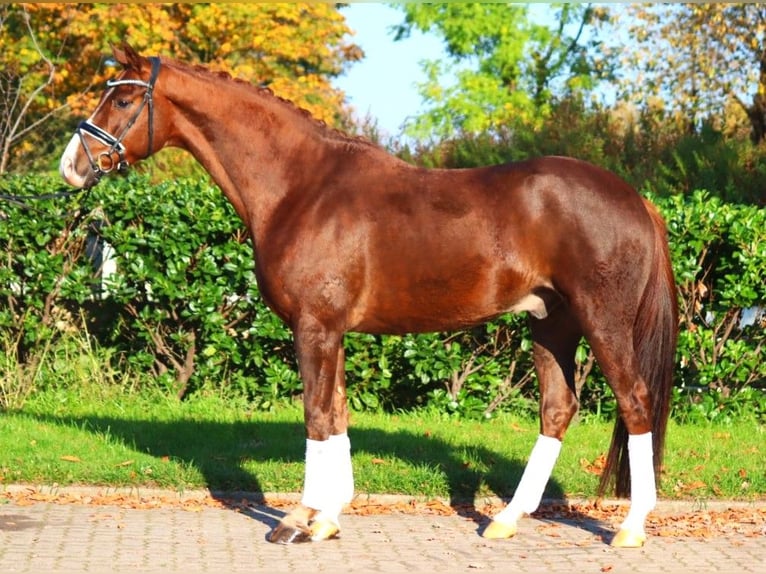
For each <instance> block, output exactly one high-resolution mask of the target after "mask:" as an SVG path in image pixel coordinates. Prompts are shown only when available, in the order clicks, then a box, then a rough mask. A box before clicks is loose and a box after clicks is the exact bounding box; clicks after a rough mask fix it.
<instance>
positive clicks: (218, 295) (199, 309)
mask: <svg viewBox="0 0 766 574" xmlns="http://www.w3.org/2000/svg"><path fill="white" fill-rule="evenodd" d="M59 188H60V183H59V182H58V181H57V180H56V179H46V178H41V177H34V178H33V177H21V178H11V179H4V180H0V194H5V195H9V194H19V195H41V194H45V193H49V192H51V191H55V190H58V189H59ZM657 203H658V204H659V207H660V209H661V210H662V212H663V213H664V215H665V217H666V218H667V221H668V226H669V230H670V237H671V243H672V251H673V258H674V265H675V271H676V277H677V279H678V282H679V286H680V294H679V297H680V299H679V300H680V302H681V310H682V313H681V337H680V345H679V353H678V377H677V380H678V385H677V392H676V396H675V403H674V406H675V409H676V416H678V417H685V418H704V419H707V420H710V419H716V418H718V419H720V418H725V417H730V416H736V415H738V414H742V413H745V412H747V413H750V414H752V413H755V414H756V415H757V416H764V404H766V400H764V399H763V388H764V384H765V382H766V361H764V360H763V359H764V338H765V337H764V329H763V327H764V324H763V323H764V316H763V315H762V314H755V315H753V313H754V311H752V310H754V309H758V308H760V309H763V308H766V286H765V285H764V279H763V278H764V277H766V215H765V214H764V210H763V209H758V208H756V207H751V206H743V205H732V204H725V203H722V202H721V201H719V200H717V199H716V198H715V197H712V196H711V195H710V194H709V193H705V192H701V191H699V192H695V193H693V194H691V195H688V196H674V197H671V198H668V199H662V200H657ZM104 242H105V243H104ZM105 244H107V245H109V246H111V247H112V248H113V250H114V256H113V258H109V257H106V267H103V265H102V264H103V260H104V257H105V255H108V253H104V252H103V247H104V245H105ZM0 254H1V256H2V258H1V259H0V343H2V346H0V354H2V357H0V358H3V359H4V360H5V361H6V363H7V364H14V365H18V366H21V367H35V366H36V365H37V364H39V362H40V361H41V360H43V359H44V357H45V353H46V351H47V350H48V349H50V348H51V347H52V346H55V345H56V344H57V342H58V341H60V340H62V339H64V338H65V335H66V334H67V333H68V332H72V331H79V332H82V331H83V329H87V332H88V333H89V337H91V338H92V340H93V341H95V343H96V344H97V346H98V347H99V348H101V349H106V350H108V353H107V355H106V356H108V357H110V360H113V361H120V368H124V369H125V370H126V372H131V373H146V374H148V375H149V376H148V377H146V379H147V380H151V381H159V383H160V384H162V385H164V386H166V387H167V389H168V392H172V393H175V394H177V395H178V396H184V395H186V394H188V393H192V392H199V391H204V390H209V389H215V390H216V391H222V392H233V393H236V394H241V395H245V396H247V397H248V398H249V399H250V400H252V402H253V404H254V405H256V406H258V407H260V408H269V407H271V406H272V405H274V404H276V403H278V402H279V401H281V400H285V399H287V398H291V397H295V396H297V395H299V394H300V392H301V383H300V380H299V378H298V375H297V370H296V364H295V357H294V354H293V348H292V340H291V336H290V333H289V331H288V330H287V329H286V327H285V326H284V325H283V324H282V323H281V322H280V321H279V320H278V319H277V318H276V317H275V316H274V315H273V314H272V313H271V312H270V311H269V310H268V309H267V308H266V307H265V306H264V305H263V303H262V302H261V301H260V298H259V296H258V290H257V286H256V284H255V276H254V273H253V263H252V261H253V260H252V251H251V245H250V243H249V241H248V239H247V236H246V234H245V232H244V230H243V226H242V224H241V223H240V221H239V220H238V219H237V217H236V215H235V213H234V211H233V209H232V208H231V207H230V206H229V205H228V203H227V202H226V201H225V200H224V198H223V196H222V195H221V194H220V192H219V191H218V190H217V188H215V187H214V186H212V185H210V184H209V183H207V182H204V181H199V180H192V179H188V180H181V181H166V182H163V183H160V184H152V183H151V182H150V181H149V180H148V179H147V178H145V177H142V176H138V175H135V174H134V175H131V176H130V177H128V178H119V179H110V180H107V181H105V182H103V183H101V184H100V185H99V186H98V187H97V188H95V189H94V190H92V191H91V192H89V193H88V194H83V195H82V196H80V197H76V198H74V199H39V200H27V201H25V202H24V204H20V203H18V202H10V201H2V200H0ZM115 265H116V272H113V273H111V274H110V275H108V277H103V274H102V273H101V271H102V269H109V267H110V266H115ZM747 310H750V311H747ZM748 313H749V314H748ZM743 314H744V315H745V318H746V319H752V320H753V322H752V323H749V324H747V325H744V326H743V323H742V318H743ZM530 348H531V342H530V340H529V334H528V331H527V327H526V322H525V320H524V318H523V317H511V316H509V317H503V318H501V319H499V320H497V321H495V322H492V323H489V324H487V325H485V326H482V327H479V328H476V329H473V330H468V331H463V332H459V333H450V334H431V335H410V336H403V337H394V336H384V337H378V336H370V335H360V334H350V335H348V336H347V338H346V349H347V379H348V386H349V397H350V401H351V404H352V407H353V408H355V409H379V408H385V409H397V408H405V409H406V408H413V407H429V408H435V409H439V410H440V411H442V412H445V413H450V414H457V415H463V416H491V414H492V413H493V412H495V411H496V410H498V409H499V410H509V409H510V410H514V411H517V412H518V411H519V410H523V411H525V412H530V413H534V412H535V411H536V409H537V401H536V398H537V395H536V393H537V389H536V384H535V380H534V374H533V369H532V361H531V355H530V352H529V351H530ZM578 362H579V369H578V378H579V381H578V385H581V384H582V383H583V382H584V380H585V379H586V377H587V378H588V379H589V382H588V383H587V384H586V385H584V386H583V388H582V399H583V410H584V411H585V413H586V414H587V413H596V414H599V413H603V410H604V409H607V408H608V409H613V408H614V403H613V401H611V400H603V399H604V398H607V397H608V391H606V390H605V389H606V387H605V385H604V384H603V381H602V380H601V377H600V375H599V373H598V369H597V368H596V367H594V366H593V362H592V357H591V356H590V353H589V351H588V348H587V346H585V345H583V346H582V347H581V348H580V349H579V351H578ZM32 370H34V369H32ZM35 384H37V385H40V384H46V383H45V381H39V380H38V381H36V382H35ZM130 384H135V380H133V379H132V378H131V382H130Z"/></svg>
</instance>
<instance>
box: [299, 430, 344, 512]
mask: <svg viewBox="0 0 766 574" xmlns="http://www.w3.org/2000/svg"><path fill="white" fill-rule="evenodd" d="M353 496H354V474H353V469H352V467H351V441H350V440H349V438H348V434H346V433H343V434H339V435H332V436H331V437H330V438H329V439H328V440H324V441H318V440H311V439H306V473H305V480H304V486H303V498H302V500H301V502H302V504H303V505H304V506H307V507H309V508H313V509H315V510H319V511H320V514H321V516H322V517H323V518H326V519H329V520H332V521H333V522H335V523H337V522H338V517H339V516H340V513H341V510H342V509H343V505H344V504H347V503H348V502H351V499H352V498H353Z"/></svg>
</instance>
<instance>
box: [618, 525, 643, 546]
mask: <svg viewBox="0 0 766 574" xmlns="http://www.w3.org/2000/svg"><path fill="white" fill-rule="evenodd" d="M645 542H646V534H644V533H643V532H641V531H637V530H628V529H625V528H623V529H621V530H620V531H619V532H618V533H617V534H616V535H615V537H614V538H612V546H614V547H615V548H641V547H642V546H643V545H644V543H645Z"/></svg>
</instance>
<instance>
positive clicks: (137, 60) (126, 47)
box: [112, 42, 144, 72]
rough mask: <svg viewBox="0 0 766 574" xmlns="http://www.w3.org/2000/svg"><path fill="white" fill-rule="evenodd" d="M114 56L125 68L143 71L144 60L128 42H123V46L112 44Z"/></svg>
mask: <svg viewBox="0 0 766 574" xmlns="http://www.w3.org/2000/svg"><path fill="white" fill-rule="evenodd" d="M112 55H113V56H114V59H115V60H117V62H118V63H119V64H120V65H121V66H122V67H123V68H125V69H132V70H135V71H137V72H140V71H141V66H142V64H143V61H144V60H143V58H142V57H141V56H140V55H139V53H138V52H136V51H135V50H134V49H133V48H132V47H131V45H130V44H128V43H127V42H123V43H122V46H115V45H114V44H112Z"/></svg>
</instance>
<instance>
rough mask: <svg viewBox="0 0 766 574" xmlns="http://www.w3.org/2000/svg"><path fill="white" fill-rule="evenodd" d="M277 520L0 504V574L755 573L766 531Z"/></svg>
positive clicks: (254, 515) (213, 511)
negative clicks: (631, 532)
mask: <svg viewBox="0 0 766 574" xmlns="http://www.w3.org/2000/svg"><path fill="white" fill-rule="evenodd" d="M281 515H282V511H280V510H276V509H274V508H271V507H268V506H264V505H256V504H251V505H247V506H244V507H242V508H239V509H233V508H215V507H210V506H204V505H200V506H193V507H191V508H189V507H187V508H182V507H158V508H154V509H134V508H126V507H120V506H113V505H89V504H54V503H49V502H41V503H36V504H22V503H19V502H17V501H14V500H9V501H7V502H5V503H4V504H0V572H2V573H9V574H10V573H17V572H18V573H21V572H25V573H34V574H43V573H45V574H58V573H64V572H66V573H68V574H75V573H86V572H87V573H91V572H92V573H96V572H97V573H108V574H112V573H122V572H136V573H173V572H184V573H194V572H215V573H216V574H226V573H232V574H233V573H237V572H248V573H252V572H312V571H318V572H340V573H343V572H392V573H393V572H408V573H409V572H431V573H436V572H483V571H487V572H491V571H500V570H502V571H503V572H508V571H515V572H568V573H572V572H575V573H586V572H695V573H701V572H712V571H717V572H759V573H760V572H763V571H764V564H766V533H761V535H757V536H750V537H744V536H740V535H738V534H732V533H728V534H726V535H720V536H715V537H712V538H706V539H701V538H670V537H659V536H655V537H651V538H650V540H649V542H648V543H647V545H646V546H645V547H644V548H642V549H639V550H616V549H613V548H611V547H610V546H608V540H609V537H610V536H611V533H612V527H613V525H611V524H603V523H600V522H598V521H596V520H584V521H583V520H578V521H576V522H574V521H571V520H561V519H552V520H550V519H546V520H543V519H537V518H525V519H524V520H523V521H522V522H521V524H520V532H519V534H518V536H517V537H516V538H514V539H512V540H503V541H488V540H484V539H482V538H481V537H479V535H478V533H477V529H478V525H477V523H476V522H475V521H474V520H471V519H469V518H465V517H461V516H458V515H451V516H438V515H437V516H434V515H424V514H415V515H402V514H389V515H372V516H362V515H345V516H344V517H343V533H342V537H341V538H340V539H338V540H332V541H328V542H323V543H309V544H302V545H296V546H289V547H287V546H278V545H274V544H269V543H267V542H266V541H265V536H266V533H267V532H268V531H269V530H270V528H271V527H272V526H273V525H274V524H275V523H276V521H277V520H278V519H279V517H280V516H281Z"/></svg>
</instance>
